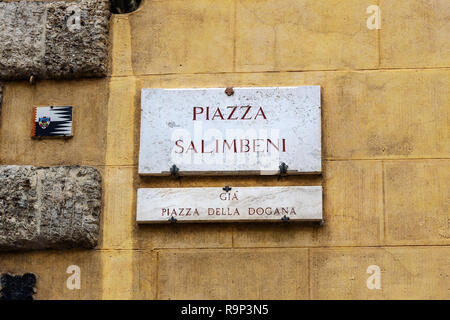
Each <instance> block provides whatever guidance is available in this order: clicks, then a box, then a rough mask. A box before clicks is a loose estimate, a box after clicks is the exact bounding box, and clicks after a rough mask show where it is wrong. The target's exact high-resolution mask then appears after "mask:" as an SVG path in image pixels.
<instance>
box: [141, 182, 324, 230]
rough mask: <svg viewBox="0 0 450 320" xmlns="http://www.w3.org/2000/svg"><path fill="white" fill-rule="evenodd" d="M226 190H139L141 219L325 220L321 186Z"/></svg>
mask: <svg viewBox="0 0 450 320" xmlns="http://www.w3.org/2000/svg"><path fill="white" fill-rule="evenodd" d="M224 189H225V190H224ZM224 189H223V188H149V189H138V205H137V222H138V223H163V222H166V223H168V222H175V221H176V222H249V221H273V222H276V221H278V222H280V221H286V220H288V219H287V218H289V221H321V220H322V187H320V186H308V187H245V188H244V187H243V188H237V187H236V188H232V189H231V190H228V191H226V190H227V189H226V188H224ZM175 219H176V220H175Z"/></svg>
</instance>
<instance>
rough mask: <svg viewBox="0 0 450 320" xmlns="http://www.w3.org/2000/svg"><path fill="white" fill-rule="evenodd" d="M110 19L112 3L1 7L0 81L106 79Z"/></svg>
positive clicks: (89, 0) (93, 0) (85, 1)
mask: <svg viewBox="0 0 450 320" xmlns="http://www.w3.org/2000/svg"><path fill="white" fill-rule="evenodd" d="M78 17H79V19H78ZM109 17H110V11H109V1H107V0H80V1H78V2H65V1H57V2H25V1H21V2H6V3H0V21H2V23H1V25H0V43H1V46H0V79H3V80H17V79H28V78H29V77H30V76H31V75H34V76H35V77H36V78H37V79H54V78H55V79H60V78H77V77H102V76H105V75H106V73H107V66H108V45H109V43H108V42H109V40H108V33H109Z"/></svg>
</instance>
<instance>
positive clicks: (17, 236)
mask: <svg viewBox="0 0 450 320" xmlns="http://www.w3.org/2000/svg"><path fill="white" fill-rule="evenodd" d="M101 197H102V184H101V176H100V173H99V172H98V171H97V169H95V168H91V167H78V166H75V167H69V166H65V167H50V168H44V167H32V166H1V167H0V250H3V251H4V250H21V249H46V248H75V247H76V248H78V247H79V248H92V247H94V246H96V245H97V241H98V236H99V220H100V211H101Z"/></svg>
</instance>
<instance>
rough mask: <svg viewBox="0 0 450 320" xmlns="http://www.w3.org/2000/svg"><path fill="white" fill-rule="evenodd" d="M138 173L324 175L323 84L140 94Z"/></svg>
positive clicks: (172, 90) (162, 90) (150, 91)
mask: <svg viewBox="0 0 450 320" xmlns="http://www.w3.org/2000/svg"><path fill="white" fill-rule="evenodd" d="M140 138H141V139H140V153H139V173H140V174H142V175H164V174H170V168H171V167H173V165H175V166H176V167H177V168H178V169H179V172H178V174H180V175H187V174H215V175H217V174H268V175H270V174H278V173H279V170H280V169H279V168H280V164H281V163H285V164H286V165H287V166H288V169H287V172H288V173H289V174H301V173H319V172H321V163H322V159H321V99H320V86H304V87H267V88H234V94H233V95H231V96H228V95H227V94H225V88H219V89H143V90H142V110H141V137H140Z"/></svg>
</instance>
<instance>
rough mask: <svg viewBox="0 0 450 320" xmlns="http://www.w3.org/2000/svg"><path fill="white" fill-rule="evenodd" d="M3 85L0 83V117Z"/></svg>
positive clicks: (0, 114) (0, 113)
mask: <svg viewBox="0 0 450 320" xmlns="http://www.w3.org/2000/svg"><path fill="white" fill-rule="evenodd" d="M2 103H3V84H2V83H0V117H1V116H2Z"/></svg>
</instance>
